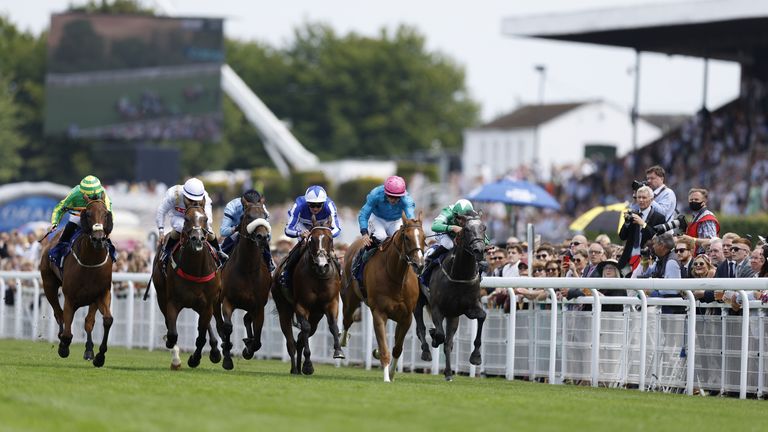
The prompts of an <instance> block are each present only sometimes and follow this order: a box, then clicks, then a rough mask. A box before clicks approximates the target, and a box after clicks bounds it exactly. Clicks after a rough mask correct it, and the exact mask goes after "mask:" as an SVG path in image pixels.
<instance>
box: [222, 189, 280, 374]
mask: <svg viewBox="0 0 768 432" xmlns="http://www.w3.org/2000/svg"><path fill="white" fill-rule="evenodd" d="M241 200H242V199H241ZM242 201H243V209H244V211H243V218H242V220H241V221H240V225H239V227H238V228H237V230H238V233H239V241H238V243H237V246H236V247H235V249H234V251H233V252H232V256H231V257H230V258H229V260H228V261H227V263H226V264H225V265H224V267H223V268H222V269H221V282H222V293H221V298H220V299H219V302H218V304H217V305H216V312H215V313H216V315H215V316H216V327H217V329H218V332H219V336H221V339H222V343H221V347H222V349H223V350H224V362H223V363H222V366H223V367H224V369H227V370H231V369H232V368H233V367H234V364H233V363H232V355H231V350H232V341H231V336H232V312H233V311H234V309H236V308H237V309H243V310H245V311H246V314H245V316H244V317H243V324H245V331H246V332H247V334H248V337H247V338H246V339H243V342H245V348H243V357H244V358H246V359H251V358H253V354H254V353H255V352H256V351H258V350H259V348H261V328H262V325H263V324H264V305H265V304H266V303H267V299H268V298H269V287H270V285H271V284H272V274H270V272H269V267H268V266H267V263H266V261H265V260H264V250H267V251H269V234H270V232H271V230H272V228H271V227H270V225H269V222H267V216H268V213H267V211H266V209H265V208H264V202H263V201H260V202H258V203H250V202H246V201H245V200H242Z"/></svg>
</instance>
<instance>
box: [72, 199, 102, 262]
mask: <svg viewBox="0 0 768 432" xmlns="http://www.w3.org/2000/svg"><path fill="white" fill-rule="evenodd" d="M96 203H100V204H101V205H102V206H104V210H105V211H106V212H108V210H107V204H106V203H105V202H104V201H103V200H101V199H95V200H89V201H88V203H87V204H86V205H85V208H84V209H83V211H82V213H81V215H83V216H84V215H85V214H86V212H88V209H89V208H90V207H91V206H93V205H94V204H96ZM81 219H82V216H81ZM86 221H89V218H88V217H87V216H86ZM89 222H90V221H89ZM81 225H82V229H83V231H84V232H85V231H86V230H88V232H87V234H88V237H89V239H90V240H91V244H92V245H93V247H95V248H104V249H106V248H107V247H108V245H109V239H108V234H107V232H106V231H105V230H104V224H100V223H97V224H93V225H90V226H86V225H87V224H82V223H81ZM99 231H101V232H103V233H104V237H102V238H100V239H97V238H96V237H94V233H96V232H99ZM107 256H109V254H107ZM78 262H80V261H79V260H78ZM105 262H106V261H105ZM81 265H83V264H81ZM83 267H88V266H85V265H83ZM97 267H98V266H97Z"/></svg>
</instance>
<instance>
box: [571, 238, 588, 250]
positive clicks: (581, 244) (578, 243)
mask: <svg viewBox="0 0 768 432" xmlns="http://www.w3.org/2000/svg"><path fill="white" fill-rule="evenodd" d="M570 247H571V254H576V249H580V248H586V247H587V238H586V237H584V236H583V235H581V234H578V235H575V236H573V238H572V239H571V244H570Z"/></svg>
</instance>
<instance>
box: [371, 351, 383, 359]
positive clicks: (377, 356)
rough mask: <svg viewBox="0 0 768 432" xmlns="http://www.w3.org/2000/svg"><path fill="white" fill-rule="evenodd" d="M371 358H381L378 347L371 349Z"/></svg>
mask: <svg viewBox="0 0 768 432" xmlns="http://www.w3.org/2000/svg"><path fill="white" fill-rule="evenodd" d="M373 358H375V359H376V360H381V353H380V352H379V349H378V348H374V349H373Z"/></svg>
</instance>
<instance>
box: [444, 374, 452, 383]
mask: <svg viewBox="0 0 768 432" xmlns="http://www.w3.org/2000/svg"><path fill="white" fill-rule="evenodd" d="M445 380H446V381H448V382H451V381H453V375H446V376H445Z"/></svg>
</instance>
